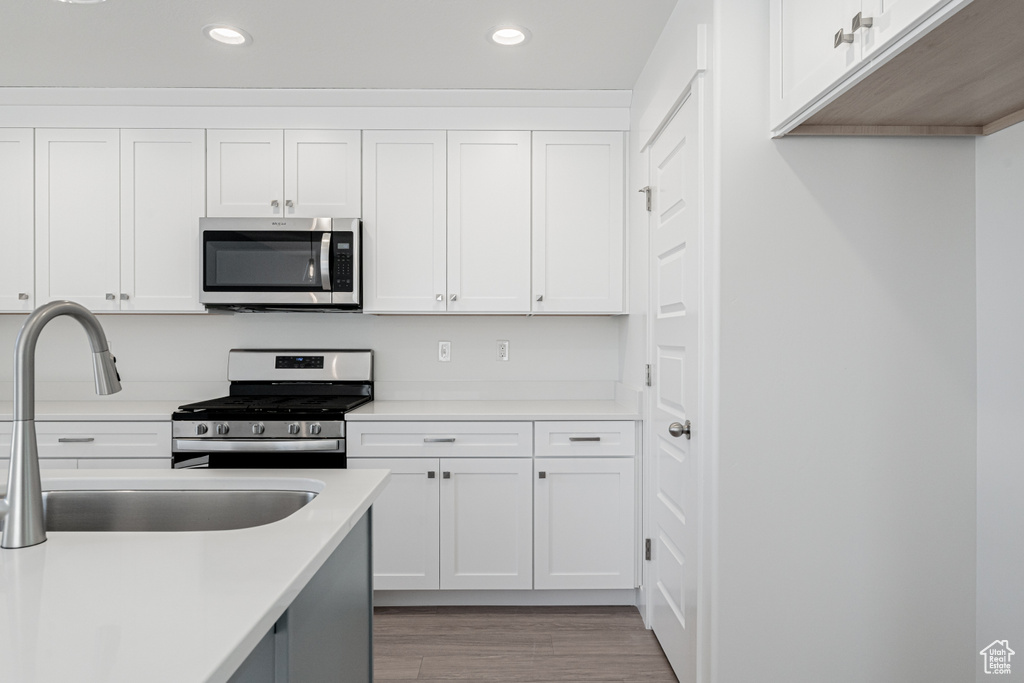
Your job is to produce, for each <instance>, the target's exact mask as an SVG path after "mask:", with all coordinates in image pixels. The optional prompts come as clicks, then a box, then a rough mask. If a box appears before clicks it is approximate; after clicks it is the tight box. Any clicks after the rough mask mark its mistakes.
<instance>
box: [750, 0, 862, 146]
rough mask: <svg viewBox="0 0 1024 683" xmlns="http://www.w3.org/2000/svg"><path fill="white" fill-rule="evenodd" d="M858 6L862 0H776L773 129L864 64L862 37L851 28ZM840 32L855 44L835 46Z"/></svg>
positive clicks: (773, 23)
mask: <svg viewBox="0 0 1024 683" xmlns="http://www.w3.org/2000/svg"><path fill="white" fill-rule="evenodd" d="M860 5H861V0H772V4H771V27H770V30H771V34H772V35H771V40H772V88H771V89H772V106H771V114H772V115H771V127H772V128H777V127H779V126H781V125H782V124H783V123H784V122H785V121H786V120H787V119H790V118H792V116H793V115H795V114H797V113H799V112H800V111H801V110H803V109H804V108H805V107H806V106H807V105H808V104H810V103H811V102H813V101H814V100H816V99H817V98H818V96H819V95H821V94H823V93H825V92H826V91H827V90H829V89H830V88H831V87H832V86H833V85H835V84H836V83H838V82H839V81H840V80H841V79H842V78H843V77H844V76H845V75H846V74H848V73H850V72H851V71H852V70H853V69H854V68H856V67H857V65H858V64H859V63H860V61H861V54H862V53H861V50H862V42H863V36H864V32H863V31H857V32H856V33H854V32H853V27H852V20H853V17H854V15H856V14H857V12H859V11H860ZM839 31H842V32H843V34H844V35H845V36H846V37H848V38H849V40H851V41H852V42H841V43H840V44H839V45H838V46H836V45H835V38H836V34H837V33H838V32H839Z"/></svg>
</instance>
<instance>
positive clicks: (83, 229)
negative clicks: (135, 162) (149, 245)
mask: <svg viewBox="0 0 1024 683" xmlns="http://www.w3.org/2000/svg"><path fill="white" fill-rule="evenodd" d="M119 146H120V135H119V133H118V131H117V130H99V129H95V130H93V129H90V130H64V129H42V128H41V129H38V130H37V131H36V303H37V305H38V304H42V303H45V302H47V301H51V300H53V299H70V300H72V301H76V302H78V303H80V304H82V305H83V306H85V307H86V308H89V309H91V310H94V311H116V310H118V309H119V302H120V291H121V290H120V270H121V257H120V239H119V238H120V229H119V222H120V218H121V203H120V188H121V176H120V154H119Z"/></svg>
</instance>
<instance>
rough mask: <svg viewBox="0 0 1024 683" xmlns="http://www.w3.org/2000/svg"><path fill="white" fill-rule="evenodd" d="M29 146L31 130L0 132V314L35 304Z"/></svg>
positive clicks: (31, 139)
mask: <svg viewBox="0 0 1024 683" xmlns="http://www.w3.org/2000/svg"><path fill="white" fill-rule="evenodd" d="M32 146H33V138H32V129H31V128H0V212H2V213H0V216H2V217H3V218H2V220H3V224H4V228H3V236H4V240H3V241H4V243H3V248H2V249H0V311H31V310H32V309H33V308H34V303H35V297H34V296H33V293H34V292H35V286H34V284H33V282H32V276H33V272H34V264H33V258H32V254H33V251H32V241H33V237H32V235H33V229H32V228H33V226H32V176H33V153H34V150H33V149H32Z"/></svg>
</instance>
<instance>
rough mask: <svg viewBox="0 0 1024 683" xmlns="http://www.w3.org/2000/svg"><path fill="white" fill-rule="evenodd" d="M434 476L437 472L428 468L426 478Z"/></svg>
mask: <svg viewBox="0 0 1024 683" xmlns="http://www.w3.org/2000/svg"><path fill="white" fill-rule="evenodd" d="M436 477H437V472H435V471H434V470H430V471H429V472H427V479H434V478H436Z"/></svg>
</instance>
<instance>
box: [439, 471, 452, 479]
mask: <svg viewBox="0 0 1024 683" xmlns="http://www.w3.org/2000/svg"><path fill="white" fill-rule="evenodd" d="M441 476H442V477H444V478H445V479H451V478H452V473H451V472H442V473H441Z"/></svg>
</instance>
